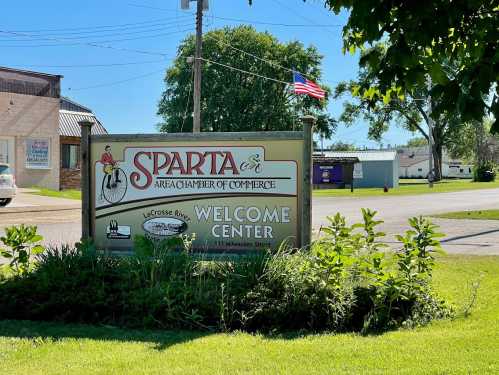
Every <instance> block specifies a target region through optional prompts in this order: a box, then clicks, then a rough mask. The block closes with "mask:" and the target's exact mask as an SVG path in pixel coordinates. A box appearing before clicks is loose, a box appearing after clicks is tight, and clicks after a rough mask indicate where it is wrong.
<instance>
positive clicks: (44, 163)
mask: <svg viewBox="0 0 499 375" xmlns="http://www.w3.org/2000/svg"><path fill="white" fill-rule="evenodd" d="M26 168H30V169H48V168H50V140H49V139H48V138H45V139H27V140H26Z"/></svg>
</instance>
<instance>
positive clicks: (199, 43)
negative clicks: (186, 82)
mask: <svg viewBox="0 0 499 375" xmlns="http://www.w3.org/2000/svg"><path fill="white" fill-rule="evenodd" d="M191 1H196V3H197V7H196V52H195V56H194V94H193V95H194V116H193V123H192V132H193V133H200V132H201V64H202V57H203V10H206V9H208V6H209V5H208V0H181V1H180V4H181V7H182V9H184V10H186V9H189V3H190V2H191ZM191 59H192V57H189V58H188V60H187V61H188V62H190V61H191Z"/></svg>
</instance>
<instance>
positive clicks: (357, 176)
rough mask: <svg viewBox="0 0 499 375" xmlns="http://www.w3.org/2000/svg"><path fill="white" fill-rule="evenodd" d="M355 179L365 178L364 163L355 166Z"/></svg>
mask: <svg viewBox="0 0 499 375" xmlns="http://www.w3.org/2000/svg"><path fill="white" fill-rule="evenodd" d="M353 178H355V179H361V178H364V173H363V169H362V163H355V164H354V165H353Z"/></svg>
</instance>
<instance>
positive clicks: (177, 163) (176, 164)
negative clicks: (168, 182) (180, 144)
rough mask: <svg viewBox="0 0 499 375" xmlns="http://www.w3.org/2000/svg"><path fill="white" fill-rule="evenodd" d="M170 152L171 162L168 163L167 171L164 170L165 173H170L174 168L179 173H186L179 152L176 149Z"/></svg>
mask: <svg viewBox="0 0 499 375" xmlns="http://www.w3.org/2000/svg"><path fill="white" fill-rule="evenodd" d="M172 154H173V159H172V163H171V164H170V168H168V172H166V174H172V172H173V171H174V170H179V171H180V174H186V171H185V167H184V163H183V162H182V158H181V157H180V154H179V153H178V152H177V151H174V152H172Z"/></svg>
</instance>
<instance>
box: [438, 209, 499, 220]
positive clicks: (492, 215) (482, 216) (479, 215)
mask: <svg viewBox="0 0 499 375" xmlns="http://www.w3.org/2000/svg"><path fill="white" fill-rule="evenodd" d="M431 216H432V217H436V218H439V219H460V220H463V219H468V220H499V210H479V211H456V212H446V213H443V214H436V215H431Z"/></svg>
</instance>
